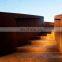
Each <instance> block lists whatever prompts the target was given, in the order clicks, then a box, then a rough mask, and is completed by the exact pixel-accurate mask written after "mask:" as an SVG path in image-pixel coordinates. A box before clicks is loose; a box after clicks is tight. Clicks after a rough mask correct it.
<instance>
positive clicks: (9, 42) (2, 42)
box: [0, 13, 16, 55]
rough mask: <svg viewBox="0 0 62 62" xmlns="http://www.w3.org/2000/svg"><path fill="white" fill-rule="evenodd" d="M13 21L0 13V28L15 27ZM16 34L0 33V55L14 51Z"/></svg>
mask: <svg viewBox="0 0 62 62" xmlns="http://www.w3.org/2000/svg"><path fill="white" fill-rule="evenodd" d="M15 26H16V22H15V20H14V19H13V18H12V17H11V16H9V15H8V14H4V13H0V27H2V28H3V27H15ZM15 47H16V33H15V32H0V55H4V54H7V53H11V52H14V51H15Z"/></svg>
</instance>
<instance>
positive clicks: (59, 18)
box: [54, 15, 62, 52]
mask: <svg viewBox="0 0 62 62" xmlns="http://www.w3.org/2000/svg"><path fill="white" fill-rule="evenodd" d="M54 22H55V23H54V27H55V39H56V41H57V46H58V47H59V49H60V51H61V52H62V15H56V16H55V18H54Z"/></svg>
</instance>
